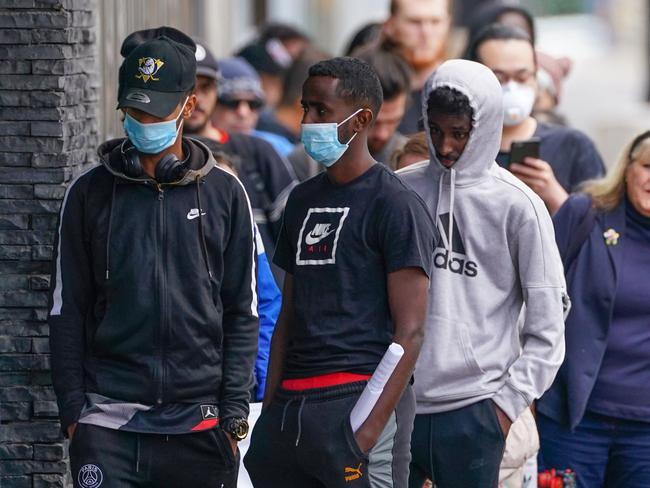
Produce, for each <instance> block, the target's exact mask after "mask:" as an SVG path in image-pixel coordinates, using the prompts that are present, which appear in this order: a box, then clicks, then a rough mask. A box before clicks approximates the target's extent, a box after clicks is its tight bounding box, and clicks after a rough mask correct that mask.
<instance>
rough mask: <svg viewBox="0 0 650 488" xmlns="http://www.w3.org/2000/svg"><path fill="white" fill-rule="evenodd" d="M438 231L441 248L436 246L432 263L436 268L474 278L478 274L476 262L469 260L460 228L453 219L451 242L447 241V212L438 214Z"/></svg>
mask: <svg viewBox="0 0 650 488" xmlns="http://www.w3.org/2000/svg"><path fill="white" fill-rule="evenodd" d="M437 227H438V232H439V233H440V239H441V241H442V242H441V244H442V246H443V249H442V250H440V248H438V249H437V250H436V253H435V255H434V256H433V265H434V266H435V267H436V268H438V269H446V270H449V271H451V272H452V273H455V274H459V275H465V276H467V277H469V278H474V277H476V275H478V264H476V263H475V262H474V261H471V260H470V259H469V258H468V257H467V253H466V252H465V244H464V242H463V237H462V236H461V234H460V229H459V228H458V225H457V223H456V219H454V225H453V235H452V239H451V240H452V242H451V243H450V242H449V235H448V233H449V214H448V213H446V214H442V215H439V216H438V222H437Z"/></svg>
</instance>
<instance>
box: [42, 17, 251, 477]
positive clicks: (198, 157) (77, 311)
mask: <svg viewBox="0 0 650 488" xmlns="http://www.w3.org/2000/svg"><path fill="white" fill-rule="evenodd" d="M153 33H154V35H152V31H140V32H137V33H134V34H132V35H131V36H129V38H127V40H125V43H124V45H123V49H122V52H123V53H125V54H126V57H125V59H124V62H123V64H122V66H121V68H120V76H119V82H120V86H119V91H118V107H119V108H120V109H121V110H122V111H123V112H124V116H125V118H124V129H125V132H126V135H127V138H125V139H114V140H111V141H107V142H105V143H104V144H102V145H101V146H100V148H99V151H98V153H99V157H100V161H101V163H102V164H101V165H100V166H97V167H94V168H91V169H90V170H88V171H87V172H86V173H84V174H82V175H80V176H79V177H77V178H76V179H75V180H74V181H73V182H72V183H71V184H70V185H69V187H68V190H67V192H66V195H65V198H64V200H63V205H62V208H61V216H60V222H59V227H58V232H57V241H56V245H55V253H54V261H55V262H54V266H53V270H54V271H53V275H52V280H51V283H52V289H51V294H50V312H49V325H50V327H51V335H50V341H51V349H52V373H53V383H54V388H55V391H56V395H57V400H58V405H59V414H60V418H61V426H62V429H63V431H64V433H65V434H66V435H67V436H68V437H70V438H71V446H70V461H71V463H70V464H71V470H72V477H73V480H74V482H75V486H76V487H84V488H85V487H89V486H97V487H99V486H100V485H101V486H102V487H116V486H120V487H141V486H174V487H176V486H195V485H201V486H214V487H224V488H225V487H235V486H236V483H237V467H238V464H239V456H238V453H237V440H240V439H243V438H244V437H245V436H246V433H247V428H248V427H247V423H246V417H247V415H248V402H249V396H250V394H249V392H250V390H251V387H252V370H253V365H254V361H255V357H256V350H257V294H256V288H257V286H256V270H255V267H256V263H255V245H254V235H253V225H254V224H253V218H252V211H251V208H250V204H249V203H248V198H247V196H246V193H245V191H244V189H243V187H242V186H241V184H240V183H239V182H238V181H237V179H236V178H234V177H233V176H231V175H230V174H229V173H227V172H225V171H223V170H220V169H218V168H217V167H216V162H215V160H214V158H213V156H212V153H211V152H210V150H209V149H208V148H207V147H206V146H205V145H203V144H202V143H200V142H198V141H195V140H192V139H186V138H183V136H182V133H183V125H184V121H186V120H187V119H189V117H190V116H191V113H192V110H193V109H194V107H195V105H196V96H195V95H194V94H193V93H192V91H193V88H194V82H195V76H196V60H195V49H196V46H195V44H194V42H193V41H192V40H191V39H189V37H187V36H185V34H183V33H181V32H180V31H176V30H175V29H171V28H168V27H163V28H160V29H156V30H155V31H153ZM125 46H126V47H127V49H126V52H125Z"/></svg>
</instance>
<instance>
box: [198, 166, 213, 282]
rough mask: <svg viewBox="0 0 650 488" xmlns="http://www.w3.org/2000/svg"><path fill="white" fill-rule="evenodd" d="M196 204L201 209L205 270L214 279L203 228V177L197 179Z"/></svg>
mask: <svg viewBox="0 0 650 488" xmlns="http://www.w3.org/2000/svg"><path fill="white" fill-rule="evenodd" d="M195 181H196V204H197V206H198V207H199V235H200V236H201V251H202V252H203V259H204V260H205V269H206V270H207V271H208V276H209V277H210V279H212V270H211V269H210V261H209V260H208V246H207V244H206V243H205V230H204V228H203V205H201V177H200V176H197V177H196V180H195Z"/></svg>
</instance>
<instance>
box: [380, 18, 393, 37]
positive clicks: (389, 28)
mask: <svg viewBox="0 0 650 488" xmlns="http://www.w3.org/2000/svg"><path fill="white" fill-rule="evenodd" d="M381 32H382V34H383V35H384V36H385V37H387V38H388V39H391V40H393V39H394V38H395V19H394V18H393V17H388V18H387V19H386V21H385V22H384V25H383V26H382V27H381Z"/></svg>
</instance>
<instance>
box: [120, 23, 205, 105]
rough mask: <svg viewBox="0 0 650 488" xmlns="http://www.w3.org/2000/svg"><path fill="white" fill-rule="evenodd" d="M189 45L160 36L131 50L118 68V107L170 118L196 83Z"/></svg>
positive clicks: (192, 49)
mask: <svg viewBox="0 0 650 488" xmlns="http://www.w3.org/2000/svg"><path fill="white" fill-rule="evenodd" d="M190 42H191V45H190V44H188V43H181V42H178V41H177V40H175V39H172V38H171V37H168V36H167V35H161V36H158V37H156V38H155V39H151V40H147V41H144V42H142V43H141V44H139V45H137V46H136V47H134V48H133V49H130V51H129V52H128V54H127V56H126V58H125V59H124V61H123V62H122V66H120V77H119V85H120V86H119V89H118V105H117V107H118V108H126V107H132V108H135V109H138V110H142V111H143V112H146V113H148V114H150V115H153V116H155V117H160V118H164V117H167V116H168V115H169V114H171V113H172V112H173V111H174V110H175V109H176V107H177V106H178V104H179V103H180V101H181V100H182V99H183V98H184V97H185V95H186V94H187V92H188V91H189V90H190V89H191V88H192V87H193V86H194V83H195V81H196V58H195V56H194V52H195V50H196V45H195V44H194V42H193V41H191V39H190Z"/></svg>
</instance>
